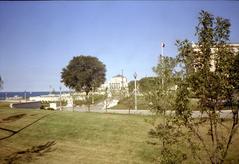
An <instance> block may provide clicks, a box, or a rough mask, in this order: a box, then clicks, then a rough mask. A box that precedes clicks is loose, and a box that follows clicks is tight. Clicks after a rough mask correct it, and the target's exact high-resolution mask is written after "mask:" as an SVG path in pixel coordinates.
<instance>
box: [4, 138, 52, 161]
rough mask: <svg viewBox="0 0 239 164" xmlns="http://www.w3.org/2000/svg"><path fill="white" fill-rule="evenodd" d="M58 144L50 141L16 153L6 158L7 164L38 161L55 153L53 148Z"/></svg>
mask: <svg viewBox="0 0 239 164" xmlns="http://www.w3.org/2000/svg"><path fill="white" fill-rule="evenodd" d="M55 144H56V142H55V141H49V142H47V143H46V144H43V145H37V146H33V147H32V148H30V149H26V150H23V151H18V152H15V153H13V154H11V155H9V156H7V157H6V158H5V162H6V164H14V163H19V162H23V163H25V162H30V161H32V160H34V159H36V158H37V157H39V156H43V155H44V154H46V153H48V152H51V151H54V150H55V149H53V148H52V146H54V145H55Z"/></svg>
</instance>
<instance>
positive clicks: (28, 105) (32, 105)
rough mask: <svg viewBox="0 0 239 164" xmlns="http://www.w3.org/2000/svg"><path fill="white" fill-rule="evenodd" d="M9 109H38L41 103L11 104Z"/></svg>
mask: <svg viewBox="0 0 239 164" xmlns="http://www.w3.org/2000/svg"><path fill="white" fill-rule="evenodd" d="M11 107H12V108H24V109H40V107H41V102H40V101H35V102H25V103H15V104H11Z"/></svg>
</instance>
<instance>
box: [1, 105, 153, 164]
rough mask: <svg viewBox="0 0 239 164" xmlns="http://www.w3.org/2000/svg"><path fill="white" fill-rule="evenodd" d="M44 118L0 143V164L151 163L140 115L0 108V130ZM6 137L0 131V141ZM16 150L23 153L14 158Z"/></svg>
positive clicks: (14, 128)
mask: <svg viewBox="0 0 239 164" xmlns="http://www.w3.org/2000/svg"><path fill="white" fill-rule="evenodd" d="M47 114H50V115H47ZM19 115H20V116H21V117H19ZM44 115H47V116H46V117H44V118H43V119H41V120H39V121H38V122H36V123H34V124H33V125H31V126H29V127H28V128H26V129H24V130H22V131H20V132H19V133H17V134H15V135H14V136H12V137H10V138H7V139H4V140H0V147H1V151H0V163H4V162H6V159H8V160H13V161H14V160H16V161H18V163H25V162H30V163H31V162H32V163H151V162H152V161H151V160H150V159H152V155H154V154H153V153H152V152H153V150H152V148H151V146H150V145H148V144H147V143H146V141H147V131H148V129H149V128H150V127H149V125H148V124H147V123H146V122H145V121H144V119H145V118H146V117H144V116H133V115H132V116H131V115H117V114H97V113H76V112H54V111H40V110H39V111H37V110H6V109H1V110H0V120H1V122H0V127H1V128H6V129H11V130H19V129H21V128H22V127H24V126H26V125H28V124H29V123H31V122H33V121H35V120H37V119H39V118H41V117H42V116H44ZM14 116H18V117H14ZM9 134H11V133H10V132H6V131H4V130H0V138H3V137H5V136H7V135H9ZM52 141H54V142H55V144H53V145H52V146H50V147H51V149H52V150H51V151H50V152H45V150H41V151H39V152H36V153H35V152H34V153H33V152H32V151H33V149H37V146H38V147H39V145H44V144H46V143H47V142H52ZM33 146H35V147H34V148H33V149H31V148H32V147H33ZM40 147H41V146H40ZM50 147H49V148H50ZM27 149H28V150H27ZM26 150H27V151H26ZM19 151H26V153H25V154H24V155H19V154H18V155H16V152H19ZM44 152H45V153H44ZM14 153H15V156H16V157H15V156H14ZM19 156H20V157H19Z"/></svg>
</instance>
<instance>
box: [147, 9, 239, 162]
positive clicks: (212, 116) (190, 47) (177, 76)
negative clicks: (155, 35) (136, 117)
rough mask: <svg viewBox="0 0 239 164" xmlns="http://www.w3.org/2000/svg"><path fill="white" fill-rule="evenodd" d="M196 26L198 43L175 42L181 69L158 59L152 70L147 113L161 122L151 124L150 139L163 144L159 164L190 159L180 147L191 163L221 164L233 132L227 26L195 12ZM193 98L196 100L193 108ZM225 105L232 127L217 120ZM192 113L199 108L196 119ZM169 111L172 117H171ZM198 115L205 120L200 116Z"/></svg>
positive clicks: (237, 63) (237, 62)
mask: <svg viewBox="0 0 239 164" xmlns="http://www.w3.org/2000/svg"><path fill="white" fill-rule="evenodd" d="M198 21H199V23H198V26H197V27H196V36H197V37H198V42H197V44H192V43H190V42H189V41H188V40H184V41H176V45H177V47H178V51H179V54H178V56H177V61H178V62H179V64H178V67H180V68H181V70H180V71H179V72H176V73H175V71H174V69H175V66H176V65H177V62H176V61H174V60H173V59H170V58H167V59H164V58H163V57H162V56H161V57H160V62H159V64H158V66H157V67H155V68H154V71H155V72H156V73H157V75H158V77H157V78H158V81H157V83H156V85H155V86H156V87H154V88H153V87H152V88H153V90H151V91H150V92H149V94H148V95H149V96H148V98H149V100H150V101H151V102H150V106H151V108H152V109H154V110H155V111H156V113H157V112H158V113H161V114H163V119H164V120H163V123H162V122H161V123H158V122H157V121H153V124H152V125H153V127H154V128H153V129H152V130H151V131H150V135H151V136H153V137H155V138H156V139H157V140H156V142H154V144H155V145H158V144H162V147H161V148H160V157H159V161H160V163H181V162H182V161H183V160H185V159H187V158H188V157H189V155H187V154H185V151H182V150H180V149H177V145H180V144H183V145H184V147H186V148H187V149H189V150H191V155H192V157H193V158H194V160H195V162H198V163H204V162H205V160H207V161H210V162H211V163H224V161H225V158H226V156H227V154H228V150H229V147H230V145H231V141H232V138H233V137H234V135H235V132H236V130H237V128H238V106H237V107H236V106H233V104H236V103H234V102H235V101H237V100H236V96H235V95H236V94H235V93H238V77H239V76H238V67H239V59H238V58H239V57H238V55H236V54H235V52H234V51H233V49H232V48H231V47H230V46H229V45H228V42H229V34H230V30H229V27H230V22H229V20H227V19H223V18H220V17H214V16H213V15H212V14H210V13H208V12H206V11H201V12H200V15H199V17H198ZM175 83H177V86H178V89H177V91H176V94H175V92H170V88H171V87H172V86H173V85H175ZM192 95H193V96H194V97H196V98H197V100H198V101H197V102H196V103H194V104H193V105H192V104H191V100H190V96H192ZM225 103H226V104H229V105H227V108H230V109H231V110H232V113H233V116H232V118H231V119H232V124H231V125H228V124H225V123H224V121H223V119H221V118H220V111H221V110H222V109H224V106H225ZM193 108H196V109H200V111H201V117H200V118H198V119H194V118H193V117H192V110H195V109H193ZM172 109H173V110H175V115H174V114H173V112H170V110H172ZM166 110H168V114H165V113H166ZM203 113H206V114H207V117H205V118H204V117H202V114H203ZM224 130H226V131H227V134H225V133H224V132H223V131H224ZM205 131H207V135H206V134H205ZM181 137H182V138H184V139H186V142H185V141H184V142H183V140H181V139H182V138H181ZM180 138H181V139H180ZM195 139H196V140H195ZM182 142H183V143H182ZM205 156H206V157H207V159H205Z"/></svg>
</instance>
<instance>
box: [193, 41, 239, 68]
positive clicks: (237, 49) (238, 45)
mask: <svg viewBox="0 0 239 164" xmlns="http://www.w3.org/2000/svg"><path fill="white" fill-rule="evenodd" d="M229 46H230V47H231V48H232V50H233V51H234V52H235V53H237V52H239V43H230V44H229ZM192 47H193V49H194V51H196V52H198V51H199V48H198V45H197V44H192ZM215 51H216V48H211V52H212V53H215ZM210 64H211V68H210V71H212V72H214V71H215V69H216V67H215V64H216V63H215V60H214V55H212V56H211V62H210Z"/></svg>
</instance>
